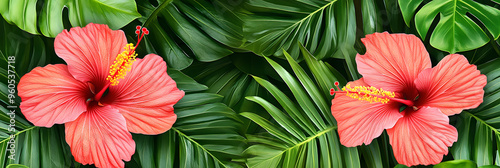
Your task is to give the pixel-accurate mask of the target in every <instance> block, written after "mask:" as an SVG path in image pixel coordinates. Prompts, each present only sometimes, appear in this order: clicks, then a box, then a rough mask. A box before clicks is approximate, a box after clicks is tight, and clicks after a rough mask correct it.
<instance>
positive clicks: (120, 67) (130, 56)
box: [94, 26, 149, 104]
mask: <svg viewBox="0 0 500 168" xmlns="http://www.w3.org/2000/svg"><path fill="white" fill-rule="evenodd" d="M141 30H142V34H141ZM135 34H137V45H136V46H139V43H140V42H141V40H142V38H143V37H144V35H148V34H149V30H148V29H147V28H145V27H143V28H142V29H141V26H137V27H136V31H135ZM136 46H134V44H132V43H129V44H127V45H125V47H124V49H125V51H123V52H122V53H120V54H118V56H116V59H115V61H114V62H113V65H111V66H110V67H109V75H108V77H107V78H106V80H107V81H108V82H107V83H106V85H105V86H104V87H103V88H102V89H101V90H100V91H99V92H98V93H97V94H95V96H94V100H95V101H98V102H99V100H100V99H101V97H102V95H103V94H104V92H105V91H106V90H107V89H108V88H109V86H116V85H118V83H119V82H120V81H119V80H120V79H124V78H125V76H126V75H127V72H129V71H130V69H131V68H132V64H133V63H134V62H135V60H136V59H135V57H136V56H137V54H136V53H135V49H136ZM99 104H100V103H99Z"/></svg>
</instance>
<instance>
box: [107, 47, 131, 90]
mask: <svg viewBox="0 0 500 168" xmlns="http://www.w3.org/2000/svg"><path fill="white" fill-rule="evenodd" d="M134 50H135V47H134V44H132V43H130V44H127V45H126V46H125V51H123V52H122V53H120V54H118V56H117V57H116V59H115V61H114V62H113V65H111V66H110V67H109V75H108V77H107V78H106V80H108V81H109V82H110V83H111V85H112V86H116V85H118V83H119V80H120V79H123V78H125V75H127V72H128V71H130V68H131V67H132V64H133V63H134V61H135V57H136V56H137V54H136V53H135V51H134Z"/></svg>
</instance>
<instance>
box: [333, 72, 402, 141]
mask: <svg viewBox="0 0 500 168" xmlns="http://www.w3.org/2000/svg"><path fill="white" fill-rule="evenodd" d="M349 84H351V87H354V86H368V85H367V84H366V83H365V82H364V81H363V78H361V79H359V80H357V81H353V82H350V83H349ZM332 115H333V117H335V120H337V125H338V132H339V136H340V142H341V143H342V145H344V146H347V147H353V146H358V145H361V144H363V143H364V144H367V145H368V144H370V143H371V141H372V140H373V139H374V138H376V137H378V136H380V134H382V132H383V131H384V129H387V128H392V127H393V126H394V124H396V121H398V119H399V118H401V117H402V115H401V114H400V113H399V103H393V102H389V103H386V104H381V103H370V102H367V101H358V100H357V99H353V98H351V97H348V96H346V95H345V94H341V93H339V94H337V95H335V98H334V99H333V100H332Z"/></svg>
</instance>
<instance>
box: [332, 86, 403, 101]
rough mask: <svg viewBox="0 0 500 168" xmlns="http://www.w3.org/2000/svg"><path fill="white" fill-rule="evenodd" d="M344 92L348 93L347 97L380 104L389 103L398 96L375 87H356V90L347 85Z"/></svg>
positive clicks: (343, 89)
mask: <svg viewBox="0 0 500 168" xmlns="http://www.w3.org/2000/svg"><path fill="white" fill-rule="evenodd" d="M342 91H344V92H346V95H347V96H349V97H351V98H353V99H358V100H360V101H367V102H370V103H373V102H378V103H382V104H385V103H388V102H389V100H390V99H389V98H394V97H395V96H396V94H395V93H394V92H390V91H386V90H383V89H377V88H376V87H373V86H370V87H367V86H355V87H354V88H351V85H350V84H347V85H346V86H344V87H343V88H342Z"/></svg>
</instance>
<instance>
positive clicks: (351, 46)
mask: <svg viewBox="0 0 500 168" xmlns="http://www.w3.org/2000/svg"><path fill="white" fill-rule="evenodd" d="M0 14H1V15H2V18H0V39H1V40H0V78H1V80H2V82H0V104H2V106H1V107H0V111H1V112H0V167H11V168H14V167H32V168H36V167H49V168H51V167H93V165H81V164H80V163H78V162H76V161H75V160H74V158H73V156H72V155H71V152H70V148H69V146H68V144H67V143H66V141H65V134H64V125H55V126H53V127H51V128H42V127H36V126H33V124H32V123H30V122H29V121H27V120H26V119H25V117H24V116H23V115H22V113H21V112H20V109H19V108H17V109H16V113H15V114H14V115H11V113H10V109H8V108H7V106H19V103H20V102H21V99H20V98H19V97H16V98H15V99H14V101H15V103H11V102H10V100H11V99H10V98H9V94H10V93H9V85H8V84H9V83H8V82H7V81H8V79H9V78H10V77H9V76H8V75H14V76H15V80H16V83H17V82H19V79H20V78H21V77H22V76H23V75H24V74H26V73H28V72H30V71H31V70H32V69H33V68H35V67H37V66H46V65H48V64H57V63H64V61H63V60H62V59H60V58H59V57H58V56H57V55H56V54H55V52H54V46H53V45H54V37H55V36H57V34H58V33H60V32H61V31H62V30H64V29H69V28H71V27H83V26H85V25H86V24H88V23H100V24H107V25H109V27H110V28H112V29H115V30H116V29H122V30H123V31H124V32H125V34H126V35H127V38H128V39H129V42H134V39H135V34H134V30H135V26H137V25H141V26H144V27H147V28H148V29H149V30H150V35H149V36H146V37H145V42H144V43H142V44H141V45H140V46H138V50H137V52H138V53H139V57H142V56H144V55H145V54H147V53H156V54H158V55H160V56H162V57H163V58H164V60H165V61H166V63H167V66H168V74H169V75H170V76H171V77H172V78H173V79H174V80H175V81H176V83H177V86H178V88H179V89H181V90H184V91H185V92H186V96H185V97H184V98H183V99H181V100H180V101H179V102H178V103H177V104H176V105H175V106H174V108H175V113H176V114H177V116H178V119H177V121H176V123H175V124H174V126H173V127H172V129H171V130H169V131H167V132H166V133H164V134H160V135H140V134H133V139H134V141H135V142H136V144H137V146H136V151H135V154H134V155H133V157H132V160H131V161H129V162H126V167H148V168H149V167H159V168H163V167H380V168H382V167H406V166H404V165H400V164H398V163H397V161H396V160H395V158H394V154H393V153H392V147H391V145H390V144H389V139H388V136H387V134H386V133H385V132H384V133H383V134H382V135H381V136H380V137H379V138H376V139H374V140H373V142H372V143H371V144H369V145H362V146H358V147H349V148H348V147H345V146H343V145H341V144H340V141H339V136H338V132H337V125H336V121H335V118H334V117H333V116H332V115H331V111H330V107H331V100H332V98H333V96H331V95H330V92H329V91H330V88H332V87H334V82H336V81H338V82H339V83H340V85H345V84H346V83H347V82H348V81H352V80H356V79H359V78H360V77H361V75H360V74H359V73H358V71H357V69H356V62H355V57H356V54H357V53H360V54H363V53H365V52H366V49H365V47H364V46H363V44H362V43H361V40H360V39H361V38H363V37H364V36H365V35H366V34H372V33H375V32H385V31H387V32H390V33H406V34H414V35H416V36H417V37H419V38H420V39H422V41H423V42H424V44H425V47H426V49H427V50H428V52H429V54H430V56H431V60H432V62H433V63H434V64H436V63H437V62H438V61H439V60H441V59H442V58H443V57H444V56H446V55H448V54H450V53H459V54H462V55H465V56H466V57H467V58H468V60H469V62H471V63H472V64H475V65H478V69H479V70H480V71H481V73H482V74H485V75H486V76H487V80H488V83H487V85H486V87H485V88H484V90H485V93H484V102H483V103H482V104H481V105H480V106H479V107H478V108H475V109H470V110H466V111H463V112H462V113H461V114H459V115H454V116H451V117H450V123H451V124H452V125H453V126H455V127H456V128H457V130H458V133H459V138H458V141H457V142H455V143H454V144H453V146H452V147H450V152H449V153H448V154H447V155H446V156H445V157H444V159H443V161H442V163H440V164H437V165H435V166H434V167H471V168H472V167H483V168H484V167H499V166H500V59H499V57H500V44H499V43H500V39H499V36H500V1H499V0H482V1H479V0H397V1H395V0H135V1H134V0H118V1H111V0H88V1H75V0H0ZM11 58H13V59H15V63H9V59H11ZM9 65H11V66H13V67H15V69H13V70H12V69H10V68H9ZM9 70H11V71H9ZM152 80H154V79H152ZM166 96H168V95H166ZM12 122H14V123H15V126H12V125H11V123H12ZM11 135H14V136H15V138H14V139H12V140H11V138H10V136H11ZM10 145H14V146H15V147H16V151H15V157H14V158H13V159H11V158H9V155H10V154H11V152H10V151H8V149H9V146H10ZM418 167H426V166H418ZM427 167H433V166H432V165H431V166H427Z"/></svg>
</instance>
